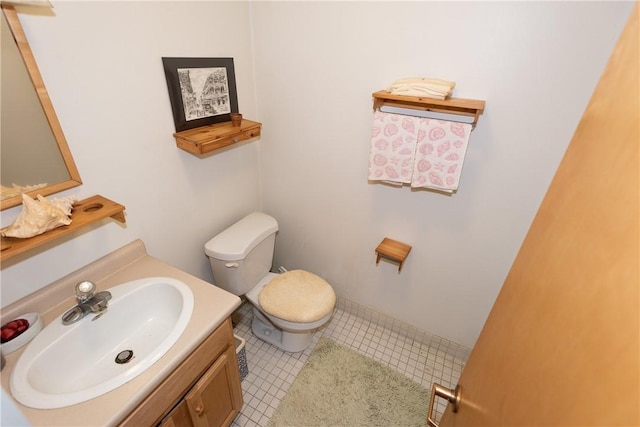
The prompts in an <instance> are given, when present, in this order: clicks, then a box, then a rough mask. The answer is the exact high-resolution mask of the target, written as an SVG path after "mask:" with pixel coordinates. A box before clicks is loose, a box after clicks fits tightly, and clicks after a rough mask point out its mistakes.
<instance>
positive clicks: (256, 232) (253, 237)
mask: <svg viewBox="0 0 640 427" xmlns="http://www.w3.org/2000/svg"><path fill="white" fill-rule="evenodd" d="M277 231H278V222H277V221H276V220H275V218H273V217H272V216H269V215H267V214H264V213H262V212H253V213H251V214H249V215H247V216H246V217H244V218H242V219H241V220H240V221H238V222H236V223H235V224H233V225H232V226H230V227H229V228H227V229H226V230H224V231H222V232H221V233H220V234H218V235H217V236H215V237H213V238H212V239H211V240H209V241H208V242H207V243H206V244H205V246H204V248H205V253H206V254H207V256H208V257H209V262H210V263H211V270H212V271H213V283H214V284H215V285H216V286H219V287H220V288H222V289H224V290H226V291H229V292H231V293H232V294H234V295H238V296H240V295H244V294H246V293H247V292H248V291H250V290H251V289H252V288H253V287H254V286H256V285H257V284H258V282H259V281H260V279H262V278H263V277H264V276H265V275H266V274H267V273H268V272H269V270H271V265H272V263H273V250H274V247H275V242H276V232H277Z"/></svg>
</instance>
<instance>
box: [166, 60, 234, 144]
mask: <svg viewBox="0 0 640 427" xmlns="http://www.w3.org/2000/svg"><path fill="white" fill-rule="evenodd" d="M162 63H163V65H164V73H165V76H166V78H167V87H168V89H169V100H170V101H171V109H172V110H173V121H174V123H175V126H176V132H180V131H183V130H187V129H193V128H196V127H200V126H205V125H210V124H214V123H221V122H227V121H230V120H231V118H230V116H229V114H231V113H237V112H238V94H237V92H236V76H235V70H234V68H233V58H162Z"/></svg>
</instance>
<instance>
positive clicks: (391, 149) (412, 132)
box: [369, 111, 420, 184]
mask: <svg viewBox="0 0 640 427" xmlns="http://www.w3.org/2000/svg"><path fill="white" fill-rule="evenodd" d="M419 124H420V118H419V117H413V116H405V115H401V114H394V113H385V112H382V111H376V112H375V113H374V116H373V129H372V131H371V150H370V155H369V180H372V181H390V182H392V183H399V184H402V183H404V184H408V183H410V182H411V176H412V174H413V169H414V155H415V151H416V144H417V142H418V125H419Z"/></svg>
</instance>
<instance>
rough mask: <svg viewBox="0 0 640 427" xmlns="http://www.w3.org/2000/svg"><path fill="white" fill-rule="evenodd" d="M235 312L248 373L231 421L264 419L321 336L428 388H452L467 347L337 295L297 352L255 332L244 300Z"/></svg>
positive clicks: (240, 425)
mask: <svg viewBox="0 0 640 427" xmlns="http://www.w3.org/2000/svg"><path fill="white" fill-rule="evenodd" d="M238 313H239V315H240V316H239V318H240V320H239V321H238V323H237V324H236V325H235V327H234V333H235V334H236V335H238V336H240V337H242V338H244V339H245V341H246V344H245V349H246V350H245V351H246V358H247V364H248V366H249V374H248V375H247V376H246V377H245V379H244V380H243V381H242V389H243V397H244V405H243V407H242V411H241V413H240V414H239V415H238V416H237V417H236V419H235V421H234V422H233V426H235V427H245V426H247V427H248V426H266V425H267V422H268V421H269V418H270V417H271V416H272V415H273V413H274V412H275V410H276V408H277V407H278V403H280V401H281V400H282V399H283V398H284V396H285V394H286V392H287V390H288V388H289V386H290V385H291V384H292V383H293V380H294V379H295V377H296V375H297V374H298V372H300V369H302V366H303V365H304V362H305V361H306V360H307V358H308V357H309V355H310V354H311V352H312V351H313V348H314V347H315V344H316V343H317V342H318V340H319V339H320V337H322V336H325V337H330V338H332V339H334V340H335V341H336V342H339V343H342V344H343V345H345V346H347V347H350V348H352V349H354V350H356V351H359V352H360V353H362V354H364V355H367V356H369V357H372V358H374V359H377V360H378V361H380V362H381V363H383V364H385V365H387V366H390V367H392V368H394V369H397V370H398V371H399V372H401V373H403V374H404V375H406V376H407V377H409V378H411V379H413V380H414V381H416V382H418V383H420V384H422V385H423V386H424V387H426V388H427V389H431V384H432V383H433V382H437V383H439V384H441V385H443V386H445V387H450V388H454V387H455V384H456V383H457V381H458V378H459V377H460V373H461V372H462V368H463V367H464V364H465V362H466V360H467V358H468V357H469V353H470V349H468V348H465V347H463V346H460V345H458V344H455V343H453V342H450V341H448V340H445V339H443V338H440V337H437V336H434V335H431V334H430V333H428V332H425V331H420V330H418V329H416V328H414V327H412V326H409V325H407V324H405V323H402V322H400V321H398V320H395V319H391V318H389V317H387V316H384V315H381V314H379V313H377V312H375V311H373V310H370V309H368V308H366V307H363V306H361V305H359V304H356V303H353V302H351V301H348V300H344V299H338V302H337V304H336V312H335V314H334V316H333V318H332V319H331V321H330V322H329V323H328V324H326V325H325V326H324V327H323V328H321V329H319V330H318V331H316V332H315V334H314V337H313V343H312V345H311V346H309V348H307V349H306V350H304V351H302V352H300V353H288V352H284V351H282V350H280V349H278V348H276V347H274V346H272V345H271V344H268V343H266V342H264V341H261V340H259V339H258V338H256V337H255V336H254V335H253V333H252V332H251V319H252V317H253V315H252V312H251V307H250V305H249V304H248V303H244V304H243V305H242V306H241V307H240V309H239V311H238ZM436 402H438V403H437V406H436V418H439V417H440V415H441V413H442V412H443V411H444V408H445V403H444V399H438V400H437V401H436Z"/></svg>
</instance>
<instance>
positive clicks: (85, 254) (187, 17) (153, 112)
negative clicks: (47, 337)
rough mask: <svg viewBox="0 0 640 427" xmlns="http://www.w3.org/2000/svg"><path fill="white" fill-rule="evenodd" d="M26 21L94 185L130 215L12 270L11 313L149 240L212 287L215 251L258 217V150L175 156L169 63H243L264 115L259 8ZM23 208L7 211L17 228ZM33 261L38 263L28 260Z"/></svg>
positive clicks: (5, 283)
mask: <svg viewBox="0 0 640 427" xmlns="http://www.w3.org/2000/svg"><path fill="white" fill-rule="evenodd" d="M54 6H55V8H54V9H53V13H55V16H38V15H28V14H25V13H22V14H20V19H21V21H22V23H23V26H24V29H25V32H26V34H27V38H28V40H29V41H30V45H31V47H32V49H33V52H34V55H35V57H36V59H37V61H38V64H39V66H40V70H41V72H42V75H43V78H44V81H45V83H46V85H47V88H48V90H49V93H50V95H51V98H52V101H53V104H54V106H55V108H56V111H57V113H58V117H59V119H60V122H61V124H62V127H63V129H64V131H65V135H66V137H67V140H68V142H69V145H70V148H71V151H72V153H73V155H74V158H75V160H76V163H77V165H78V168H79V170H80V174H81V176H82V179H83V182H84V183H83V185H82V186H81V187H78V188H76V189H73V190H71V191H68V192H65V193H63V194H64V195H67V194H77V195H78V196H79V197H80V198H85V197H88V196H91V195H93V194H101V195H103V196H105V197H107V198H110V199H112V200H115V201H117V202H119V203H122V204H123V205H125V206H126V218H127V224H126V226H120V225H119V223H117V222H114V221H106V222H104V223H101V224H100V225H99V226H98V227H95V228H91V227H90V228H89V229H88V230H83V231H82V232H80V233H78V234H76V235H75V236H74V238H73V239H67V241H65V242H64V243H60V244H59V243H56V244H54V245H48V246H47V248H46V249H45V250H43V251H40V252H39V253H37V254H36V255H35V256H31V257H29V258H26V259H21V260H19V261H18V262H13V261H9V262H7V263H3V264H4V265H3V268H2V272H1V274H2V276H1V278H2V284H1V290H2V296H1V298H2V305H3V306H5V305H7V304H9V303H11V302H13V301H15V300H17V299H19V298H21V297H22V296H25V295H28V294H29V293H31V292H33V291H34V290H37V289H39V288H41V287H42V286H45V285H47V284H49V283H51V282H52V281H54V280H56V279H58V278H60V277H62V276H63V275H65V274H68V273H70V272H72V271H74V270H76V269H77V268H79V267H81V266H83V265H85V264H87V263H89V262H91V261H93V260H95V259H97V258H99V257H101V256H103V255H105V254H107V253H109V252H111V251H113V250H115V249H117V248H119V247H120V246H122V245H124V244H126V243H128V242H130V241H132V240H134V239H137V238H141V239H142V240H143V241H144V242H145V243H146V245H147V250H148V251H149V253H151V254H152V255H154V256H156V257H158V258H160V259H162V260H164V261H167V262H169V263H171V264H173V265H175V266H177V267H179V268H181V269H183V270H185V271H188V272H189V273H192V274H195V275H196V276H199V277H202V278H204V279H205V280H212V275H211V269H210V267H209V264H208V260H207V258H206V257H205V255H204V248H203V245H204V243H205V242H206V241H207V240H208V239H209V238H210V237H212V236H214V235H215V234H216V233H217V232H219V231H220V230H222V229H223V228H224V227H226V226H228V225H229V224H231V223H232V222H233V221H235V220H236V219H237V218H238V217H239V216H242V215H244V214H246V213H248V212H251V211H253V210H255V209H258V208H259V195H258V190H259V188H258V144H259V142H256V141H254V142H249V143H245V144H242V145H240V146H238V147H236V148H233V149H230V150H224V151H223V152H220V153H217V154H215V155H212V156H209V157H207V158H205V159H199V158H197V157H195V156H193V155H191V154H188V153H186V152H184V151H182V150H179V149H178V148H176V144H175V139H174V138H173V136H172V134H173V132H175V128H174V124H173V118H172V114H171V107H170V103H169V97H168V92H167V85H166V80H165V76H164V71H163V67H162V60H161V58H162V57H163V56H167V57H182V56H184V57H200V56H202V57H233V58H234V65H235V69H236V79H237V87H238V103H239V106H240V109H241V110H242V111H243V112H244V113H245V114H246V116H247V117H254V116H255V115H256V107H255V93H254V92H255V91H254V78H253V58H252V52H251V39H250V37H251V31H250V28H249V23H250V19H249V5H248V4H247V3H241V2H228V3H221V2H57V1H54ZM20 210H21V208H15V209H11V210H10V211H3V212H2V223H3V225H7V224H8V223H10V222H11V221H12V220H13V219H14V218H15V216H16V215H17V214H18V212H19V211H20ZM29 255H33V253H29Z"/></svg>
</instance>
